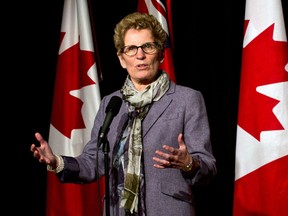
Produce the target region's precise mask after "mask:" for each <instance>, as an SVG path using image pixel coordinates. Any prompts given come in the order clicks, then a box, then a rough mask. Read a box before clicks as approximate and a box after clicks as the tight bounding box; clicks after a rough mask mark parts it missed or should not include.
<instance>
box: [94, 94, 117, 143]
mask: <svg viewBox="0 0 288 216" xmlns="http://www.w3.org/2000/svg"><path fill="white" fill-rule="evenodd" d="M121 104H122V99H121V98H120V97H118V96H113V97H112V98H111V99H110V101H109V103H108V105H107V107H106V110H105V112H106V116H105V119H104V122H103V125H102V127H101V128H100V131H99V135H98V147H100V145H101V144H102V143H103V142H104V141H105V140H106V136H107V133H108V131H109V129H110V124H111V122H112V120H113V118H114V116H116V115H117V114H118V112H119V110H120V107H121Z"/></svg>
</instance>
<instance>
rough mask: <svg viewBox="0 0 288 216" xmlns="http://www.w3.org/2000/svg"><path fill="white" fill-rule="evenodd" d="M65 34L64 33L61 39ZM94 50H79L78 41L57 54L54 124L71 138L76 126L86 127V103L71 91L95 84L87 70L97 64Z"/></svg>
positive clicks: (53, 108)
mask: <svg viewBox="0 0 288 216" xmlns="http://www.w3.org/2000/svg"><path fill="white" fill-rule="evenodd" d="M64 36H65V33H63V32H62V33H61V40H60V41H61V42H62V41H63V38H64ZM94 62H95V59H94V53H93V52H91V51H84V50H80V46H79V43H77V44H75V45H73V46H71V47H70V48H69V49H67V50H65V51H64V52H63V53H61V54H60V55H59V56H58V63H57V70H56V80H55V87H54V98H53V107H52V116H51V124H52V125H53V126H54V127H55V128H57V130H59V131H60V132H61V133H62V134H63V135H65V136H66V137H68V138H70V135H71V131H72V130H73V129H81V128H85V124H84V121H83V118H82V114H81V108H82V105H83V102H82V101H81V100H80V99H79V98H76V97H74V96H72V95H71V94H70V91H73V90H79V89H80V88H82V87H84V86H87V85H91V84H94V83H95V82H94V81H93V80H91V79H90V77H89V76H88V74H87V72H88V70H89V68H90V67H91V66H92V65H93V64H94Z"/></svg>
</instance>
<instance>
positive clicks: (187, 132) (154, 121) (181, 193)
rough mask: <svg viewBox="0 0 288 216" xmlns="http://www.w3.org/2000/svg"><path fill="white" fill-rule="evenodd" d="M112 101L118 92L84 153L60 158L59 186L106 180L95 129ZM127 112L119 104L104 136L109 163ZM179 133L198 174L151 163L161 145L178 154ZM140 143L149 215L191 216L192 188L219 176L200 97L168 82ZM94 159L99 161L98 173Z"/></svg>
mask: <svg viewBox="0 0 288 216" xmlns="http://www.w3.org/2000/svg"><path fill="white" fill-rule="evenodd" d="M113 95H117V96H119V97H121V93H120V91H116V92H114V93H112V94H110V95H107V96H105V97H104V98H103V99H102V101H101V104H100V107H99V110H98V113H97V116H96V118H95V121H94V126H93V129H92V132H91V140H90V141H89V142H88V143H87V144H86V145H85V147H84V150H83V153H82V154H81V155H79V156H78V157H76V158H72V157H64V163H65V167H64V170H63V171H62V172H60V173H58V174H57V176H58V177H59V179H60V180H61V181H62V182H74V183H87V182H91V181H94V180H96V179H97V178H98V177H101V176H103V175H105V170H104V154H103V151H102V149H99V151H98V154H95V153H96V151H97V150H96V148H97V137H98V133H99V129H100V127H101V126H102V124H103V121H104V118H105V115H106V113H105V109H106V106H107V104H108V103H109V101H110V98H111V97H112V96H113ZM127 112H128V111H127V103H125V102H123V103H122V105H121V108H120V111H119V113H118V114H117V115H116V116H115V117H114V119H113V121H112V123H111V125H110V130H109V132H108V134H107V140H108V142H109V146H110V151H109V157H110V156H111V154H112V150H113V149H114V146H115V145H116V144H117V140H119V138H120V136H121V131H122V128H123V125H124V122H125V121H126V119H127ZM179 133H183V134H184V141H185V143H186V145H187V147H188V149H189V152H190V154H191V155H192V156H193V157H197V158H198V160H199V161H200V167H201V169H200V170H199V171H198V172H197V173H196V174H193V175H188V174H187V173H185V172H183V171H181V170H179V169H173V168H171V169H169V168H168V169H157V168H154V167H153V164H154V163H155V162H154V161H153V160H152V157H153V156H155V151H156V150H157V149H160V150H161V149H162V145H164V144H166V145H170V146H173V147H174V148H179V145H178V142H177V137H178V134H179ZM142 137H143V158H144V173H145V190H146V191H145V194H146V197H145V201H146V213H147V215H148V216H155V215H157V216H158V215H159V216H160V215H165V216H175V215H177V216H193V215H195V203H194V197H193V194H192V186H193V185H196V184H200V183H207V182H209V181H210V180H211V179H212V178H213V177H214V176H215V175H216V172H217V171H216V160H215V158H214V156H213V154H212V146H211V143H210V129H209V123H208V118H207V113H206V107H205V102H204V99H203V96H202V94H201V93H200V92H199V91H196V90H194V89H191V88H188V87H184V86H180V85H176V84H175V83H173V82H171V83H170V87H169V90H168V91H167V92H166V93H165V95H164V96H163V97H162V98H161V99H160V100H159V101H156V102H154V103H153V105H152V106H151V108H150V110H149V112H148V114H147V116H146V117H145V119H144V120H143V122H142ZM100 148H102V146H100ZM96 155H98V160H97V161H98V168H97V167H96V165H97V163H96ZM110 158H111V157H110ZM110 161H111V160H110ZM110 165H111V163H110ZM96 170H97V171H98V173H99V175H98V174H97V172H96ZM110 183H111V180H110ZM111 209H112V210H111V216H116V215H117V216H118V213H117V214H116V213H115V212H117V211H118V209H116V207H112V208H111ZM119 215H123V214H122V213H119Z"/></svg>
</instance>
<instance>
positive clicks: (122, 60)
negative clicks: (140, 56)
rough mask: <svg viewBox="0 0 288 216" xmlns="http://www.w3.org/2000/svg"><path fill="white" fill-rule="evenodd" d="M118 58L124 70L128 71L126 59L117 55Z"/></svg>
mask: <svg viewBox="0 0 288 216" xmlns="http://www.w3.org/2000/svg"><path fill="white" fill-rule="evenodd" d="M117 56H118V59H119V61H120V64H121V66H122V68H124V69H126V62H125V59H124V58H123V56H122V54H117Z"/></svg>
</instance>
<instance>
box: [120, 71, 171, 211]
mask: <svg viewBox="0 0 288 216" xmlns="http://www.w3.org/2000/svg"><path fill="white" fill-rule="evenodd" d="M168 88H169V78H168V75H167V74H166V73H165V72H164V71H162V72H161V73H160V76H159V77H158V79H157V80H156V81H154V82H153V83H151V84H150V85H149V86H147V87H146V88H145V89H144V90H142V91H140V92H138V91H137V90H136V89H135V87H134V85H133V83H132V82H131V80H130V79H129V76H128V77H127V78H126V81H125V83H124V86H123V87H122V89H121V92H122V94H123V100H124V101H127V102H129V108H128V109H129V113H130V112H135V110H136V111H137V112H136V113H137V115H136V116H135V118H134V120H133V122H132V126H131V128H130V135H129V147H128V164H127V169H126V175H125V179H124V190H123V192H122V197H121V204H120V205H121V207H124V209H125V210H126V211H130V213H132V214H133V212H138V198H139V184H140V175H141V155H142V128H141V126H142V120H143V119H144V118H145V116H146V115H147V113H148V111H149V108H150V106H151V104H152V102H153V101H158V100H159V99H160V98H161V97H162V96H163V95H164V94H165V92H166V91H167V90H168ZM143 179H144V178H143ZM141 185H143V182H141ZM143 198H144V197H142V199H143Z"/></svg>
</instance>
